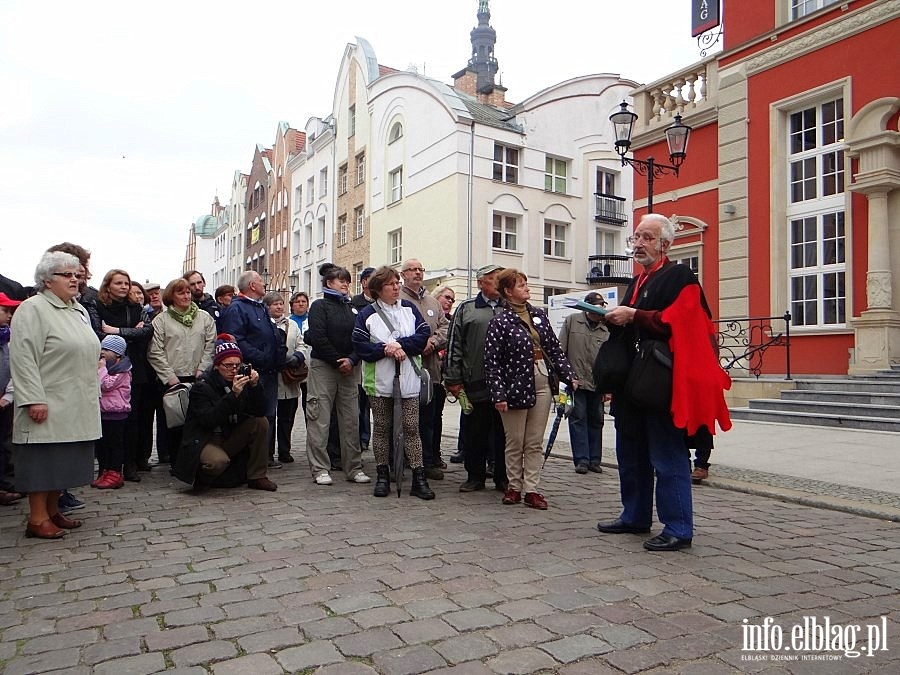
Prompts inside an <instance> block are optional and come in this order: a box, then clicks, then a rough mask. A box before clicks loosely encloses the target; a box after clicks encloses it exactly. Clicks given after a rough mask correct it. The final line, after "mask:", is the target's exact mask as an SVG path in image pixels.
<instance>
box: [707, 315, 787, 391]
mask: <svg viewBox="0 0 900 675" xmlns="http://www.w3.org/2000/svg"><path fill="white" fill-rule="evenodd" d="M776 321H783V322H784V327H783V328H782V329H781V330H776V328H775V327H773V325H772V324H773V322H776ZM713 323H715V324H717V325H718V328H719V330H718V333H717V335H716V338H717V340H718V342H719V363H721V364H722V367H723V368H724V369H725V370H731V369H732V368H738V369H741V370H746V371H747V372H749V373H750V374H751V375H753V376H755V377H756V379H759V376H760V375H761V374H762V362H763V356H764V355H765V353H766V351H767V350H768V349H769V348H770V347H784V350H785V356H784V362H785V373H786V374H785V378H784V379H786V380H790V379H791V313H790V312H785V313H784V315H783V316H754V317H744V318H740V319H720V320H719V321H714V322H713Z"/></svg>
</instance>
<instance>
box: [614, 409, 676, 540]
mask: <svg viewBox="0 0 900 675" xmlns="http://www.w3.org/2000/svg"><path fill="white" fill-rule="evenodd" d="M622 413H623V414H629V415H631V416H633V417H632V419H628V420H623V419H622V418H620V417H617V419H616V457H617V459H618V461H619V487H620V490H621V494H622V507H623V508H622V515H621V518H622V521H623V522H625V523H627V524H629V525H634V526H635V527H649V525H650V523H651V522H652V521H653V479H654V473H655V475H656V513H657V516H658V517H659V521H660V522H661V523H663V525H664V526H665V527H664V528H663V531H662V533H663V534H669V535H673V536H675V537H680V538H682V539H690V538H691V537H693V536H694V522H693V507H692V503H691V457H690V453H689V452H688V449H687V447H686V446H685V442H684V429H677V428H675V425H673V424H672V416H671V415H669V414H667V413H666V414H657V413H649V412H641V411H638V410H635V409H633V408H630V407H629V408H628V410H627V412H625V411H622Z"/></svg>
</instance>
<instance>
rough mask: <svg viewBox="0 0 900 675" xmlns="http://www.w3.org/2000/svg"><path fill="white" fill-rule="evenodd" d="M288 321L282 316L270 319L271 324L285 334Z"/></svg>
mask: <svg viewBox="0 0 900 675" xmlns="http://www.w3.org/2000/svg"><path fill="white" fill-rule="evenodd" d="M288 321H290V319H288V318H287V317H286V316H284V315H283V314H282V315H281V318H280V319H272V323H274V324H275V327H276V328H280V329H281V330H283V331H284V332H285V333H287V330H288Z"/></svg>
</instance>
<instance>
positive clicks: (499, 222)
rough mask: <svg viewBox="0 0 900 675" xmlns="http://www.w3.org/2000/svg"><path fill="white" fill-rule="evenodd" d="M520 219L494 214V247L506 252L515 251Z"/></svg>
mask: <svg viewBox="0 0 900 675" xmlns="http://www.w3.org/2000/svg"><path fill="white" fill-rule="evenodd" d="M517 228H518V219H517V218H516V217H515V216H504V215H502V214H499V213H495V214H494V232H493V242H492V246H493V247H494V248H498V249H501V250H504V251H515V250H517V249H516V231H517Z"/></svg>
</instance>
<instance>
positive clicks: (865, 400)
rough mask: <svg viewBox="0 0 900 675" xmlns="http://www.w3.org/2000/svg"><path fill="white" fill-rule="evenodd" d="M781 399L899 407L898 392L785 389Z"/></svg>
mask: <svg viewBox="0 0 900 675" xmlns="http://www.w3.org/2000/svg"><path fill="white" fill-rule="evenodd" d="M781 400H782V401H821V402H823V403H845V404H848V405H849V404H852V405H857V404H859V405H886V406H898V407H900V392H898V393H892V394H887V393H884V392H878V391H871V392H869V391H866V392H855V391H839V390H828V389H821V390H820V389H787V390H785V391H783V392H781Z"/></svg>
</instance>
